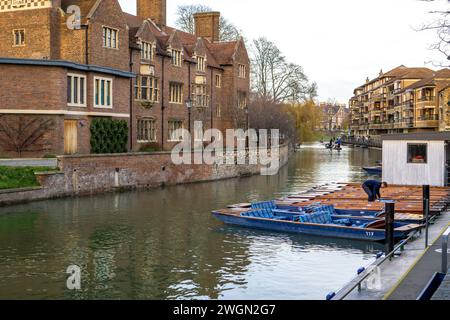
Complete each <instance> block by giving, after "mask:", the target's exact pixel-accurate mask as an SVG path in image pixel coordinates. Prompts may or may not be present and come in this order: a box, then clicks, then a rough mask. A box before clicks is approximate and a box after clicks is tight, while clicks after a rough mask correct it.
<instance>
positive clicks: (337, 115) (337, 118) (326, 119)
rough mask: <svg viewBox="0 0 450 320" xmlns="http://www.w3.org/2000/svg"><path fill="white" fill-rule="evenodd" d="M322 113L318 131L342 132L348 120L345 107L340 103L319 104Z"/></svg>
mask: <svg viewBox="0 0 450 320" xmlns="http://www.w3.org/2000/svg"><path fill="white" fill-rule="evenodd" d="M319 108H320V109H321V112H322V120H321V122H320V128H319V129H320V130H323V131H329V132H342V131H343V130H344V129H346V128H345V125H346V121H347V120H348V116H349V110H348V108H347V105H346V104H345V103H344V104H340V103H330V102H320V103H319Z"/></svg>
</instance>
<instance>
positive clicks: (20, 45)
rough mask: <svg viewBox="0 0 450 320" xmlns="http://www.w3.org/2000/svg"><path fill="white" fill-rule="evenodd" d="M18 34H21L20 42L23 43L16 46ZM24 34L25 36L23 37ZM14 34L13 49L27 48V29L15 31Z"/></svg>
mask: <svg viewBox="0 0 450 320" xmlns="http://www.w3.org/2000/svg"><path fill="white" fill-rule="evenodd" d="M16 32H20V40H21V43H20V44H16ZM22 33H23V36H22ZM12 34H13V47H25V46H26V42H25V39H26V32H25V29H13V31H12Z"/></svg>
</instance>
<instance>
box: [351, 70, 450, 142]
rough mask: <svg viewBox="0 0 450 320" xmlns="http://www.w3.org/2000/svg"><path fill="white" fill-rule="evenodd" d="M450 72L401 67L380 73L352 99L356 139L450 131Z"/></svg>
mask: <svg viewBox="0 0 450 320" xmlns="http://www.w3.org/2000/svg"><path fill="white" fill-rule="evenodd" d="M449 103H450V70H449V69H442V70H439V71H433V70H431V69H428V68H407V67H405V66H403V65H402V66H399V67H397V68H395V69H393V70H391V71H389V72H386V73H383V72H382V71H381V72H380V74H379V76H378V77H377V78H375V79H373V80H369V79H367V80H366V83H365V84H363V85H361V86H360V87H358V88H356V89H355V90H354V96H353V97H352V98H351V99H350V129H351V132H352V135H353V136H357V137H373V136H378V135H380V134H387V133H408V132H427V131H444V130H448V129H450V117H449V116H450V106H449Z"/></svg>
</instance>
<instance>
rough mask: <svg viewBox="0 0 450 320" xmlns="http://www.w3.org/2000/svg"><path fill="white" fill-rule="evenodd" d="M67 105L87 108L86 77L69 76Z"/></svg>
mask: <svg viewBox="0 0 450 320" xmlns="http://www.w3.org/2000/svg"><path fill="white" fill-rule="evenodd" d="M67 105H69V106H73V107H85V106H86V76H82V75H78V74H68V75H67Z"/></svg>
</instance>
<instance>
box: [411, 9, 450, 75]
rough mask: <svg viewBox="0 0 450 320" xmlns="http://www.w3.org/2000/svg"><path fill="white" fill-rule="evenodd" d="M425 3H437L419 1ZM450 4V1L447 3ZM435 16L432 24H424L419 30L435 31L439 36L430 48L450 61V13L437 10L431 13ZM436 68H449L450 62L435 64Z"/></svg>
mask: <svg viewBox="0 0 450 320" xmlns="http://www.w3.org/2000/svg"><path fill="white" fill-rule="evenodd" d="M419 1H425V2H437V1H435V0H419ZM441 2H443V1H441ZM447 3H450V0H448V1H447ZM429 13H430V14H432V15H433V16H434V18H433V19H432V21H431V22H429V23H424V24H422V26H420V27H419V28H418V30H419V31H427V30H429V31H435V32H436V35H437V39H436V41H435V42H434V43H433V44H432V45H431V46H430V49H431V50H435V51H438V52H440V53H441V54H442V55H443V56H444V57H445V60H447V61H448V60H450V11H449V10H436V11H430V12H429ZM433 64H435V65H436V66H440V67H448V66H449V62H446V63H444V62H433Z"/></svg>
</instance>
